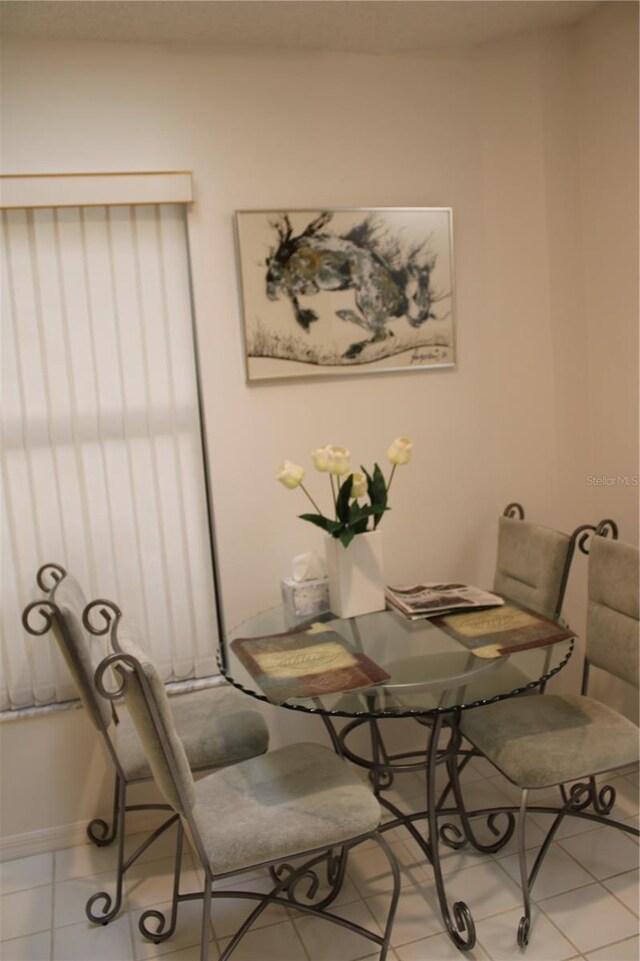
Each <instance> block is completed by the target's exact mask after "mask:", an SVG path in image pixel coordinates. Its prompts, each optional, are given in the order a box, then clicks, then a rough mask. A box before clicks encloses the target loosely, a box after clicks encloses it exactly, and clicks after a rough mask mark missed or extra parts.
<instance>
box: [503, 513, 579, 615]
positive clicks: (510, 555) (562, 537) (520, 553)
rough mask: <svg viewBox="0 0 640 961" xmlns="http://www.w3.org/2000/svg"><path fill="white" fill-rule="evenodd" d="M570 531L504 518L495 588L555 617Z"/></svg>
mask: <svg viewBox="0 0 640 961" xmlns="http://www.w3.org/2000/svg"><path fill="white" fill-rule="evenodd" d="M570 548H571V538H570V537H569V535H568V534H563V533H562V532H561V531H556V530H553V529H552V528H550V527H542V526H541V525H539V524H531V523H529V521H524V520H519V519H517V518H513V517H504V516H503V517H501V518H500V521H499V529H498V559H497V562H496V573H495V578H494V582H493V589H494V591H497V592H498V593H499V594H504V595H505V596H506V597H509V598H511V599H512V600H514V601H519V602H520V603H521V604H524V605H525V607H529V608H531V610H534V611H537V612H538V613H539V614H543V615H544V616H545V617H551V618H554V617H556V616H557V615H559V614H560V608H561V606H562V592H563V586H564V581H565V568H566V564H567V560H568V556H569V551H570Z"/></svg>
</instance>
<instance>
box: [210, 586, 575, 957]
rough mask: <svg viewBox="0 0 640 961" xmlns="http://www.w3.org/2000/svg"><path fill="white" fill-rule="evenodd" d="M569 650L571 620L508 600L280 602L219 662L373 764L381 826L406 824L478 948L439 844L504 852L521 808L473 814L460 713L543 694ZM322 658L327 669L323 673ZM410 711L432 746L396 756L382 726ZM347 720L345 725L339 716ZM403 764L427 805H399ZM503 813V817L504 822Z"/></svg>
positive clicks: (453, 923)
mask: <svg viewBox="0 0 640 961" xmlns="http://www.w3.org/2000/svg"><path fill="white" fill-rule="evenodd" d="M496 612H499V613H498V614H496ZM496 617H497V618H498V620H497V621H496ZM496 626H498V628H500V630H498V631H497V632H496ZM323 645H328V647H326V648H323ZM573 648H574V637H573V635H572V632H571V631H570V630H569V629H568V628H567V627H566V625H563V624H554V623H553V622H552V621H548V620H547V619H545V618H542V617H541V616H540V615H538V614H536V613H535V612H533V611H527V610H526V609H525V608H522V607H521V606H520V605H517V604H514V603H513V602H512V601H509V600H507V601H506V603H505V605H504V607H500V608H494V609H490V610H487V609H484V610H475V611H467V612H464V613H457V614H455V615H450V616H445V617H444V618H431V619H421V620H409V619H407V618H405V617H404V616H403V615H401V614H400V613H397V612H396V611H395V610H389V609H387V610H384V611H378V612H376V613H372V614H364V615H361V616H359V617H353V618H348V619H341V618H336V617H334V616H333V615H332V614H331V613H326V614H322V615H319V616H316V617H314V618H307V619H306V620H304V619H300V618H295V617H293V616H292V615H291V614H290V613H289V612H288V610H287V609H286V608H285V607H274V608H271V609H270V610H266V611H263V612H261V613H260V614H257V615H256V616H254V617H252V618H250V619H248V620H246V621H244V622H243V623H241V624H239V625H238V626H237V627H235V628H234V629H233V630H231V631H229V632H228V633H227V636H226V638H225V644H224V647H223V650H222V652H221V654H220V657H219V660H220V669H221V671H222V673H223V675H224V676H225V677H226V678H227V679H228V680H229V681H230V683H231V684H233V685H234V686H236V687H237V688H239V689H240V690H242V691H244V692H245V693H247V694H249V695H251V696H252V697H254V698H258V699H259V700H263V701H266V702H268V703H272V704H275V705H277V706H279V707H282V708H284V709H287V710H290V711H305V712H309V713H312V714H317V715H319V716H320V718H321V719H322V721H323V722H324V725H325V727H326V729H327V731H328V733H329V736H330V738H331V742H332V744H333V747H334V749H335V750H336V752H337V753H338V754H339V755H341V756H342V757H344V758H346V759H348V760H349V761H351V762H353V763H355V764H356V765H359V766H360V767H363V768H365V769H366V770H367V772H368V777H369V780H370V782H371V785H372V787H373V790H374V793H375V795H376V797H377V798H378V801H379V802H380V805H381V807H382V808H383V809H384V810H385V820H383V822H382V824H381V826H380V828H379V830H380V832H386V831H388V830H393V829H394V828H396V827H399V826H403V827H404V828H406V830H407V831H408V832H409V834H410V835H411V837H412V838H413V839H414V840H415V841H416V843H417V844H418V845H419V846H420V848H421V849H422V851H423V852H424V855H425V859H426V860H427V861H428V862H429V863H430V865H431V867H432V869H433V876H434V884H435V890H436V894H437V900H438V906H439V909H440V913H441V916H442V919H443V922H444V924H445V927H446V930H447V932H448V935H449V937H450V939H451V940H452V942H453V943H454V944H455V946H456V947H457V948H458V949H459V950H460V951H470V950H472V949H473V947H474V945H475V943H476V933H475V923H474V920H473V916H472V913H471V910H470V908H469V906H468V905H467V904H466V903H465V902H463V901H456V902H455V903H454V904H453V905H451V906H450V904H449V900H448V897H447V892H446V888H445V878H444V875H443V871H442V867H441V852H440V846H441V845H442V844H448V845H449V846H450V847H453V848H460V847H462V846H463V845H465V844H469V845H471V846H473V847H475V848H476V849H477V850H478V851H480V852H491V851H497V850H499V849H500V848H501V847H503V846H504V845H506V843H507V842H508V841H509V839H510V838H511V836H512V834H513V832H514V829H515V808H513V807H509V808H501V809H492V810H479V811H466V810H465V808H464V804H463V800H462V795H461V793H460V790H459V774H460V772H461V771H462V769H463V768H464V766H465V764H466V763H467V762H468V761H469V760H470V759H471V757H472V756H473V751H472V750H469V748H468V747H467V748H465V747H464V746H463V744H462V738H461V735H460V732H459V729H458V719H459V717H460V714H461V712H462V711H468V710H480V711H481V710H482V709H483V706H484V705H486V704H489V703H495V702H497V701H500V700H504V699H506V698H511V697H516V696H521V695H525V696H526V695H527V694H531V693H535V692H537V690H538V689H540V688H542V687H543V686H544V685H545V684H546V682H547V681H548V680H549V679H550V678H551V677H553V676H554V675H555V674H557V673H558V672H559V671H561V670H562V668H563V667H564V666H565V665H566V664H567V662H568V661H569V659H570V657H571V655H572V652H573ZM327 654H328V655H331V654H333V655H334V656H335V657H336V658H337V661H336V662H335V663H334V662H333V661H332V660H331V657H329V660H328V661H326V662H324V661H323V657H325V656H327ZM318 658H319V659H318ZM323 663H326V664H327V665H328V669H327V671H326V673H325V674H323V673H322V671H320V674H318V673H317V672H318V665H319V664H320V665H321V664H323ZM345 663H347V664H349V663H351V664H352V665H355V667H356V668H357V669H360V670H364V672H365V674H366V673H367V672H368V673H369V675H370V679H369V683H368V684H367V682H366V679H365V682H364V684H363V682H362V677H361V675H358V674H357V670H356V673H355V674H353V673H351V669H350V668H348V669H347V670H346V673H344V674H340V666H341V665H342V666H344V664H345ZM336 664H337V668H338V669H337V672H336ZM314 671H315V672H316V673H314ZM278 674H280V678H278ZM274 675H275V680H274ZM283 677H284V682H283V681H282V678H283ZM318 678H319V681H318ZM359 678H360V686H358V679H359ZM309 680H310V683H309ZM325 682H326V683H325ZM305 685H306V687H305ZM345 687H346V688H348V689H346V690H345ZM406 717H409V718H411V717H413V718H415V720H416V721H417V722H418V724H419V725H420V726H421V732H423V733H424V736H425V741H424V746H422V747H421V748H420V750H409V751H402V752H401V753H397V754H392V753H391V752H390V751H389V750H388V747H387V744H386V741H385V737H384V734H383V728H384V725H385V724H388V723H393V719H394V718H406ZM340 718H344V719H346V721H342V722H341V723H340V724H338V723H336V722H337V721H338V720H339V719H340ZM361 728H365V733H366V734H367V735H368V737H367V738H366V740H367V742H368V750H367V753H363V749H362V738H360V739H359V740H357V741H356V743H357V745H358V746H357V749H356V747H354V746H353V744H354V739H353V738H352V737H351V735H353V734H355V733H356V732H357V731H358V729H361ZM439 765H443V766H446V768H447V773H448V775H449V776H448V783H447V786H446V787H445V788H444V790H440V793H439V794H437V793H436V780H437V769H438V766H439ZM406 772H414V773H420V774H422V775H424V788H425V807H424V810H422V811H415V810H412V811H410V812H407V811H403V810H402V809H401V808H400V807H399V803H400V802H399V801H398V799H397V796H396V795H394V794H392V793H390V791H391V788H392V787H393V784H394V779H395V778H396V777H397V776H398V775H402V773H406ZM456 772H457V773H456ZM498 817H501V818H502V819H503V821H502V827H501V829H500V830H499V829H498V827H497V824H498V820H497V819H498ZM478 819H482V821H484V822H485V823H486V825H487V826H488V828H489V832H488V833H489V836H490V841H489V842H486V841H481V840H479V835H478V833H477V826H478V825H479V823H480V822H479V821H478ZM345 858H346V855H345ZM343 876H344V870H342V871H340V870H339V871H337V873H336V877H338V878H341V877H343Z"/></svg>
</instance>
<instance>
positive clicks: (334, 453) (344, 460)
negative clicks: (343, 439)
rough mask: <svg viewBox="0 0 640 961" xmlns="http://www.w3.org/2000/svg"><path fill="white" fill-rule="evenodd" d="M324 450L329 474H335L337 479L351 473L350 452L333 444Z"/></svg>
mask: <svg viewBox="0 0 640 961" xmlns="http://www.w3.org/2000/svg"><path fill="white" fill-rule="evenodd" d="M325 449H326V451H327V461H328V464H329V473H331V474H335V475H336V476H337V477H340V476H342V475H343V474H350V473H351V451H349V450H347V448H346V447H336V445H335V444H330V445H329V447H327V448H325Z"/></svg>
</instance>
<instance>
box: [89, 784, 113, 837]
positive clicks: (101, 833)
mask: <svg viewBox="0 0 640 961" xmlns="http://www.w3.org/2000/svg"><path fill="white" fill-rule="evenodd" d="M119 811H120V776H119V775H118V774H116V779H115V784H114V789H113V813H112V815H111V827H109V825H108V824H107V822H106V821H105V820H103V819H102V818H94V819H93V821H90V822H89V823H88V824H87V837H88V838H89V840H90V841H91V843H92V844H95V845H96V847H99V848H102V847H107V846H108V845H109V844H113V842H114V840H115V838H116V835H117V833H118V814H119Z"/></svg>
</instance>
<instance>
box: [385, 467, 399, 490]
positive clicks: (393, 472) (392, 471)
mask: <svg viewBox="0 0 640 961" xmlns="http://www.w3.org/2000/svg"><path fill="white" fill-rule="evenodd" d="M397 466H398V465H397V464H394V465H393V467H392V468H391V473H390V475H389V483H388V484H387V496H388V495H389V490H390V488H391V481H392V480H393V475H394V474H395V472H396V467H397Z"/></svg>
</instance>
